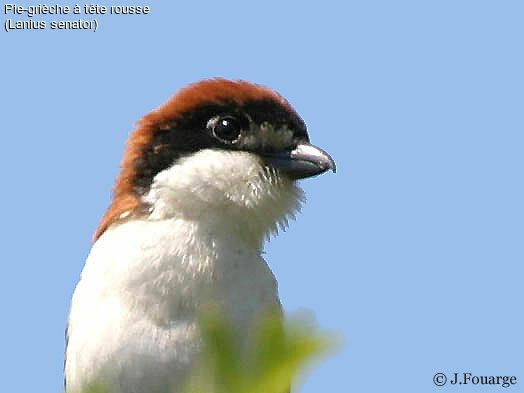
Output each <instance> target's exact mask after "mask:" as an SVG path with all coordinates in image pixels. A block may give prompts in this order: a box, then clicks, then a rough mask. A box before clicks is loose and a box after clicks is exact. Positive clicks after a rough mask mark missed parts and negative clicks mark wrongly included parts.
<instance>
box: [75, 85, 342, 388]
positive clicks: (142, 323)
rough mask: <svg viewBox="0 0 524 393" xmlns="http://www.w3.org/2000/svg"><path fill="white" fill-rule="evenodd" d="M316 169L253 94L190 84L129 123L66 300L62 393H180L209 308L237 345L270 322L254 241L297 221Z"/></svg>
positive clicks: (310, 149)
mask: <svg viewBox="0 0 524 393" xmlns="http://www.w3.org/2000/svg"><path fill="white" fill-rule="evenodd" d="M329 169H331V170H333V171H335V163H334V161H333V159H332V158H331V157H330V156H329V155H328V154H327V153H326V152H325V151H323V150H322V149H320V148H318V147H316V146H314V145H312V144H311V143H310V142H309V136H308V133H307V129H306V125H305V123H304V121H303V120H302V119H301V118H300V116H299V115H298V114H297V113H296V111H295V110H294V109H293V108H292V107H291V105H290V104H289V103H288V102H287V101H286V100H285V99H284V98H282V97H281V96H280V95H279V94H278V93H276V92H275V91H273V90H271V89H269V88H267V87H263V86H260V85H256V84H252V83H248V82H244V81H229V80H225V79H209V80H203V81H200V82H197V83H194V84H191V85H188V86H187V87H185V88H183V89H181V90H179V91H178V92H177V93H176V94H175V95H174V96H172V97H171V98H170V99H169V100H167V102H165V103H164V104H162V105H161V106H160V107H158V108H157V109H155V110H153V111H152V112H150V113H148V114H147V115H145V116H144V117H143V118H142V119H141V120H139V121H138V122H137V127H136V128H135V130H134V131H133V132H132V133H131V134H130V137H129V139H128V141H127V143H126V148H125V151H124V154H123V159H122V162H121V171H120V174H119V175H118V177H117V179H116V182H115V185H114V188H113V195H112V201H111V204H110V206H109V207H108V209H107V211H106V213H105V214H104V216H103V217H102V220H101V221H100V224H99V226H98V228H97V230H96V232H95V235H94V237H93V240H94V243H93V246H92V249H91V252H90V254H89V256H88V258H87V261H86V264H85V267H84V269H83V271H82V276H81V280H80V282H79V283H78V285H77V287H76V289H75V292H74V295H73V299H72V302H71V309H70V313H69V319H68V327H67V334H66V336H67V344H66V360H65V381H66V391H67V392H68V393H73V392H75V393H76V392H81V391H82V389H84V388H85V387H87V386H90V384H92V383H94V382H96V383H101V384H103V385H104V386H105V387H106V388H107V389H108V391H109V392H111V393H151V392H177V391H180V389H181V388H182V386H183V384H184V382H185V381H186V380H187V378H188V377H189V376H190V374H191V370H192V369H194V367H195V365H196V363H197V362H198V359H199V357H198V355H199V353H200V352H201V350H202V337H201V334H200V333H199V332H200V330H199V326H198V321H199V314H200V312H201V310H202V309H203V308H204V307H206V306H207V305H209V304H210V303H213V304H214V305H215V306H216V307H219V308H220V310H221V313H222V315H223V317H224V318H225V319H226V320H227V321H229V322H230V323H231V326H233V330H234V337H235V340H236V341H237V343H238V345H239V347H242V346H243V345H247V344H246V343H247V342H248V338H249V335H250V331H251V330H252V325H253V322H254V321H255V320H256V319H257V318H258V317H259V315H260V313H261V312H263V311H264V310H267V309H274V310H277V311H278V312H279V313H280V312H281V304H280V299H279V297H278V290H277V282H276V280H275V277H274V275H273V273H272V272H271V270H270V269H269V267H268V265H267V263H266V262H265V261H264V259H263V258H262V256H261V254H262V250H263V243H264V240H265V238H266V237H267V236H268V235H270V234H272V233H276V232H277V231H278V230H279V229H284V228H286V226H287V225H288V220H289V218H294V217H295V214H296V213H297V212H298V211H299V209H300V204H301V202H302V201H303V199H304V197H303V192H302V190H301V189H300V188H299V186H298V185H297V182H296V180H298V179H303V178H307V177H311V176H315V175H318V174H321V173H323V172H325V171H327V170H329Z"/></svg>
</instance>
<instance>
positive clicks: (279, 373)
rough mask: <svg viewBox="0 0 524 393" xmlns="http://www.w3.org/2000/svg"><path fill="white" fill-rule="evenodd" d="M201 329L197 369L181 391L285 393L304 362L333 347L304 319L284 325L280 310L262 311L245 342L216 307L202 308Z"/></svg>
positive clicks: (195, 392) (306, 362) (190, 392)
mask: <svg viewBox="0 0 524 393" xmlns="http://www.w3.org/2000/svg"><path fill="white" fill-rule="evenodd" d="M200 328H201V331H202V336H203V339H204V349H203V353H202V362H201V369H200V370H198V372H197V373H196V374H195V375H194V376H193V378H192V379H191V381H190V383H189V385H188V387H187V389H186V390H185V391H184V393H202V392H205V393H286V392H289V390H290V386H291V384H292V381H294V380H295V379H296V378H297V377H298V376H299V373H300V371H302V370H303V369H304V368H305V366H307V365H308V364H309V363H311V361H312V360H314V359H316V358H317V357H319V356H320V355H323V354H326V353H327V352H328V351H329V350H331V349H333V348H334V347H335V340H334V339H333V338H332V337H330V336H327V335H325V334H319V333H318V332H316V329H315V328H314V326H313V324H312V323H311V322H309V321H307V320H306V319H305V318H298V317H297V318H295V319H292V320H289V321H286V323H283V321H282V316H281V314H280V313H279V312H266V313H265V314H264V315H263V316H262V317H261V318H260V319H259V320H258V321H257V323H256V324H255V326H254V328H253V329H252V331H253V335H252V336H251V337H250V338H249V340H248V342H247V343H244V344H242V343H239V341H240V340H239V339H238V338H237V337H236V336H235V331H234V328H233V327H232V326H230V325H229V324H228V323H227V321H226V320H225V319H224V318H223V317H222V316H221V313H220V312H219V310H218V309H213V308H211V309H208V310H206V312H205V313H204V315H203V317H202V318H201V324H200Z"/></svg>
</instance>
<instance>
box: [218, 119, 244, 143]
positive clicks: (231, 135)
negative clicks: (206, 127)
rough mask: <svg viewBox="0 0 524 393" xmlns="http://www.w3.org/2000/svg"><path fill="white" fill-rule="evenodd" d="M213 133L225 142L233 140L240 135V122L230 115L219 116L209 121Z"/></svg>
mask: <svg viewBox="0 0 524 393" xmlns="http://www.w3.org/2000/svg"><path fill="white" fill-rule="evenodd" d="M210 126H211V129H212V131H213V134H214V135H215V136H216V137H217V138H218V139H221V140H223V141H225V142H230V143H232V142H235V141H236V140H237V139H238V138H239V137H240V132H241V127H240V122H239V121H238V120H237V119H235V118H234V117H232V116H225V117H219V118H217V119H212V120H211V121H210Z"/></svg>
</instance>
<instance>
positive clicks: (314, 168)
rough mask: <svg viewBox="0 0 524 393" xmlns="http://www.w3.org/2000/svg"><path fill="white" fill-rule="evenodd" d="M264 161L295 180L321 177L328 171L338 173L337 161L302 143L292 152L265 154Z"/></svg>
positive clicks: (320, 150)
mask: <svg viewBox="0 0 524 393" xmlns="http://www.w3.org/2000/svg"><path fill="white" fill-rule="evenodd" d="M262 159H263V160H264V161H265V162H266V163H267V164H269V165H270V166H272V167H274V168H277V169H279V170H281V171H282V172H284V173H286V174H287V175H288V176H289V177H291V178H292V179H294V180H297V179H304V178H306V177H311V176H316V175H320V174H321V173H324V172H325V171H327V170H328V169H331V170H332V171H333V172H336V171H337V167H336V165H335V161H333V158H331V156H330V155H329V154H327V153H326V152H325V151H324V150H322V149H321V148H319V147H316V146H313V145H311V144H309V143H307V142H300V143H299V144H298V145H297V147H295V148H294V149H293V150H291V151H286V152H281V153H263V154H262Z"/></svg>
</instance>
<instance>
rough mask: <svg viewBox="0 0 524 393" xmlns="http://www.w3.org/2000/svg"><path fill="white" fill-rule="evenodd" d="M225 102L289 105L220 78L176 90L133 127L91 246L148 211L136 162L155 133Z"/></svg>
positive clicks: (258, 88)
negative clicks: (138, 184)
mask: <svg viewBox="0 0 524 393" xmlns="http://www.w3.org/2000/svg"><path fill="white" fill-rule="evenodd" d="M224 100H229V101H234V102H236V103H237V104H238V105H244V104H245V103H247V102H250V101H258V100H273V101H275V102H277V103H279V104H280V105H282V106H284V107H285V108H287V109H289V110H290V111H293V112H294V109H293V108H292V107H291V105H290V104H289V103H288V102H287V101H286V100H285V99H284V98H283V97H282V96H280V95H279V94H278V93H276V92H275V91H273V90H271V89H269V88H267V87H264V86H261V85H257V84H253V83H249V82H245V81H230V80H227V79H222V78H215V79H206V80H202V81H199V82H196V83H193V84H190V85H188V86H186V87H184V88H182V89H180V90H178V91H177V92H176V93H175V94H174V95H173V96H172V97H171V98H169V99H168V100H167V101H166V102H165V103H164V104H162V105H160V106H159V107H158V108H157V109H155V110H153V111H152V112H150V113H148V114H147V115H145V116H144V117H142V119H140V120H139V121H138V122H137V123H136V128H135V129H134V130H133V131H132V132H131V134H130V136H129V139H128V140H127V142H126V147H125V150H124V154H123V157H122V161H121V163H120V168H121V170H120V174H119V175H118V177H117V178H116V181H115V185H114V187H113V191H112V201H111V204H110V205H109V208H108V209H107V211H106V212H105V214H104V216H103V217H102V220H101V221H100V224H99V225H98V228H97V230H96V232H95V234H94V235H93V242H95V241H97V240H98V239H99V238H100V236H102V234H103V233H104V232H105V231H106V229H107V228H109V226H111V225H112V224H113V223H115V222H117V221H120V220H121V219H122V218H123V217H122V215H125V216H126V217H131V216H140V215H144V214H145V212H146V211H147V209H145V207H146V206H144V202H142V201H141V200H140V197H139V196H138V195H137V194H136V192H135V177H136V162H137V160H138V158H139V157H140V156H141V155H142V154H143V151H144V149H145V148H146V147H147V146H148V145H149V144H150V143H151V141H152V139H153V136H154V135H155V132H157V131H158V130H168V129H170V128H172V126H173V124H174V123H175V122H176V121H177V120H178V119H180V118H182V117H183V116H184V114H186V113H187V112H189V111H191V110H194V109H196V108H197V107H199V106H202V105H207V104H220V103H222V102H223V101H224Z"/></svg>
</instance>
